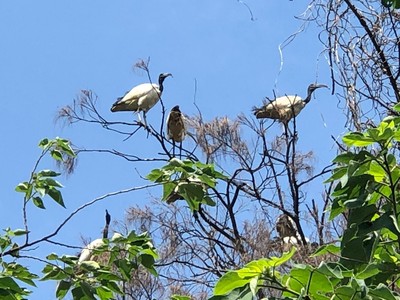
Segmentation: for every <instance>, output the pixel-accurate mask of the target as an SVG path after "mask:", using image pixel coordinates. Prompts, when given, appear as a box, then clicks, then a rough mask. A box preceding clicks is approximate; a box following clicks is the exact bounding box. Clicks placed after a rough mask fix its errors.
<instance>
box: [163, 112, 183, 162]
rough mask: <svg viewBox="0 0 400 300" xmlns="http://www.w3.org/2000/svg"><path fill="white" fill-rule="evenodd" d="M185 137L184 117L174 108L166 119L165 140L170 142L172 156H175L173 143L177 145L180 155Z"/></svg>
mask: <svg viewBox="0 0 400 300" xmlns="http://www.w3.org/2000/svg"><path fill="white" fill-rule="evenodd" d="M185 136H186V126H185V117H184V116H183V114H182V112H181V111H180V109H179V105H176V106H174V107H173V108H172V109H171V111H170V112H169V114H168V117H167V138H168V139H169V140H172V147H173V150H172V151H173V156H175V143H180V144H179V151H180V152H179V155H181V154H182V141H183V140H184V139H185Z"/></svg>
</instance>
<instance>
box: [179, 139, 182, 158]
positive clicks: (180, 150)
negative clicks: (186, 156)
mask: <svg viewBox="0 0 400 300" xmlns="http://www.w3.org/2000/svg"><path fill="white" fill-rule="evenodd" d="M179 159H180V160H182V142H180V143H179Z"/></svg>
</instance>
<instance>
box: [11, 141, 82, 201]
mask: <svg viewBox="0 0 400 300" xmlns="http://www.w3.org/2000/svg"><path fill="white" fill-rule="evenodd" d="M39 147H40V148H41V149H42V153H41V155H40V157H39V159H38V161H37V163H36V165H35V168H34V170H33V172H32V174H31V177H30V179H29V181H25V182H22V183H20V184H18V185H17V187H16V188H15V190H16V191H17V192H20V193H24V194H25V195H24V200H25V203H27V202H29V201H31V200H32V202H33V204H34V205H35V206H37V207H39V208H42V209H44V208H45V206H44V203H43V197H44V196H46V195H48V196H50V198H51V199H53V200H54V201H55V202H56V203H58V204H59V205H61V206H62V207H65V204H64V200H63V197H62V194H61V192H60V190H59V188H61V187H62V184H61V183H59V182H58V181H57V180H55V179H54V178H55V177H57V176H59V175H61V174H60V173H57V172H54V171H52V170H42V171H37V170H36V169H37V167H38V165H39V163H40V161H41V159H42V158H43V157H44V156H45V155H46V154H47V153H49V154H50V155H51V157H53V158H54V159H55V160H56V161H58V162H62V161H64V160H65V159H67V158H73V157H75V153H74V151H73V149H72V147H71V144H70V142H69V141H68V140H66V139H61V138H58V137H57V138H55V139H53V140H49V139H43V140H41V141H40V143H39Z"/></svg>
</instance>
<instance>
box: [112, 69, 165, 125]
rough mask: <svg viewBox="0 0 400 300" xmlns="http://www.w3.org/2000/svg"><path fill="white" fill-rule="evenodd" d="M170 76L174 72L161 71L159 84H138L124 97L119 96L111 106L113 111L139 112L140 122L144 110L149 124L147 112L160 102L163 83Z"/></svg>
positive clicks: (144, 117) (144, 115) (144, 116)
mask: <svg viewBox="0 0 400 300" xmlns="http://www.w3.org/2000/svg"><path fill="white" fill-rule="evenodd" d="M168 76H172V74H170V73H161V74H160V76H159V77H158V84H155V83H142V84H140V85H138V86H135V87H134V88H133V89H131V90H130V91H129V92H127V93H126V94H125V95H124V96H123V97H120V98H118V100H117V101H116V102H115V103H114V104H113V106H112V107H111V111H112V112H116V111H134V112H137V113H138V117H139V122H141V119H140V112H141V111H143V119H144V123H145V125H146V126H147V122H146V113H147V112H148V111H149V110H150V109H151V108H152V107H153V106H154V105H155V104H156V103H157V102H158V100H160V97H161V94H162V92H163V89H164V86H163V83H164V80H165V78H167V77H168Z"/></svg>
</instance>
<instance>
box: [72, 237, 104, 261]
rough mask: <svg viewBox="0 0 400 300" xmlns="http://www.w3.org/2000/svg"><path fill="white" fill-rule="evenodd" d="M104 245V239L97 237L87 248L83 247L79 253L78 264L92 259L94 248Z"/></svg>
mask: <svg viewBox="0 0 400 300" xmlns="http://www.w3.org/2000/svg"><path fill="white" fill-rule="evenodd" d="M103 245H104V241H103V239H96V240H94V241H92V242H91V243H89V244H88V245H87V246H86V247H85V248H83V250H82V252H81V254H80V255H79V259H78V264H80V263H82V262H84V261H88V260H92V254H93V250H94V249H98V248H100V247H101V246H103Z"/></svg>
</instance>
